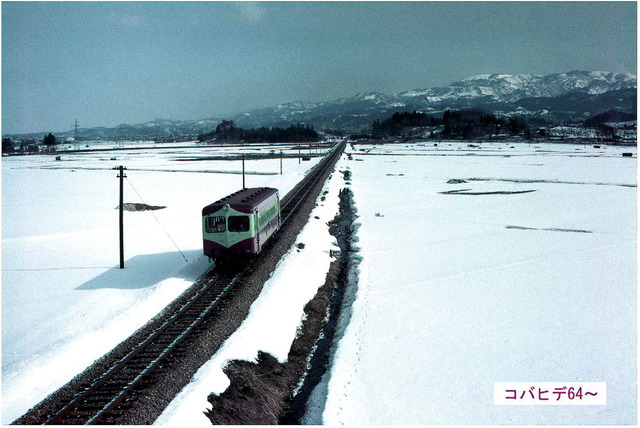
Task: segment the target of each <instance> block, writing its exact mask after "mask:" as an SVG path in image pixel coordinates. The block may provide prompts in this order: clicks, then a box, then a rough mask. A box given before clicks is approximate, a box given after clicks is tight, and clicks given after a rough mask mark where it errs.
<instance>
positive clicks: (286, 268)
mask: <svg viewBox="0 0 640 428" xmlns="http://www.w3.org/2000/svg"><path fill="white" fill-rule="evenodd" d="M339 163H340V161H339ZM342 184H343V181H342V177H341V176H339V174H336V173H335V172H334V173H333V174H332V175H331V176H330V178H329V179H328V180H327V182H326V183H325V185H324V188H323V190H322V192H321V195H320V196H318V199H317V201H316V205H317V206H316V207H315V208H314V209H313V211H312V212H311V214H310V216H309V222H308V223H307V224H306V225H305V226H304V228H303V229H302V230H301V231H300V233H299V234H298V237H297V239H296V244H295V245H293V246H292V247H291V248H290V249H289V252H288V253H287V254H286V255H285V256H283V257H282V259H281V260H280V262H279V263H278V265H277V266H276V269H275V270H274V272H273V274H272V276H271V277H270V278H269V280H268V281H267V282H265V284H264V287H263V289H262V292H261V293H260V295H259V296H258V298H257V299H256V300H255V302H254V303H253V304H252V306H251V309H250V311H249V315H248V316H247V318H246V319H245V320H244V321H243V323H242V325H241V326H240V328H238V330H237V331H236V332H235V333H234V334H232V335H231V336H230V337H229V338H228V339H227V340H226V342H225V343H224V345H223V346H222V347H221V348H220V350H218V352H216V354H215V355H214V356H213V357H212V358H211V360H209V362H207V363H206V364H205V365H203V366H202V367H201V368H200V369H199V370H198V372H197V373H196V374H195V375H194V376H193V379H192V381H191V383H190V384H188V385H187V386H186V387H185V388H184V389H183V390H182V392H181V393H180V394H178V396H176V398H175V399H174V400H173V401H172V402H171V404H169V406H168V407H167V408H166V409H165V411H164V412H163V413H162V415H160V417H159V418H158V419H157V420H156V422H155V424H157V425H165V424H168V425H172V426H178V425H187V426H198V425H201V426H211V421H210V420H209V419H208V418H207V417H206V416H205V415H204V411H205V410H206V409H207V408H211V405H210V404H209V402H208V401H207V397H208V396H209V394H211V393H214V394H221V393H223V392H224V391H225V390H226V389H227V387H228V386H229V378H228V377H227V376H226V375H225V374H224V373H223V367H224V366H225V364H226V363H227V362H228V361H231V360H246V361H256V357H257V356H258V351H263V352H267V353H269V354H271V355H273V356H274V357H275V358H276V359H277V360H278V361H279V362H281V363H282V362H285V361H286V359H287V356H288V353H289V349H290V347H291V344H292V343H293V341H294V339H295V338H296V334H297V330H298V327H299V326H300V325H301V323H302V319H303V314H304V306H305V305H306V304H307V302H309V301H310V300H311V299H312V298H313V297H314V296H315V294H316V292H317V291H318V289H319V288H320V287H321V286H322V285H323V284H324V282H325V278H326V275H327V272H328V271H329V266H330V264H331V262H332V261H333V260H334V258H333V257H331V255H330V251H331V250H336V249H337V248H338V247H337V245H336V239H335V237H333V236H332V235H331V234H330V232H329V225H328V223H329V222H330V221H331V220H333V219H334V217H335V216H336V213H337V212H338V204H339V191H340V188H341V185H342ZM298 244H304V245H303V246H302V245H298Z"/></svg>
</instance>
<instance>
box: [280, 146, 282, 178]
mask: <svg viewBox="0 0 640 428" xmlns="http://www.w3.org/2000/svg"><path fill="white" fill-rule="evenodd" d="M280 175H282V150H280Z"/></svg>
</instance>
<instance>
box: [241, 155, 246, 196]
mask: <svg viewBox="0 0 640 428" xmlns="http://www.w3.org/2000/svg"><path fill="white" fill-rule="evenodd" d="M244 183H245V181H244V155H242V189H243V190H244V189H246V188H247V186H245V185H244Z"/></svg>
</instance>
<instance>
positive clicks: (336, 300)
mask: <svg viewBox="0 0 640 428" xmlns="http://www.w3.org/2000/svg"><path fill="white" fill-rule="evenodd" d="M344 178H345V180H348V178H350V177H347V176H346V174H345V177H344ZM355 218H356V214H355V207H354V205H353V194H352V192H351V190H350V189H348V188H347V189H343V190H341V191H340V211H339V213H338V215H337V216H336V217H335V219H334V220H332V221H331V222H330V223H329V226H330V232H331V234H332V235H334V236H335V237H336V239H337V241H338V245H339V247H340V251H337V252H334V256H335V257H336V260H335V261H333V262H332V263H331V266H330V269H329V272H328V273H327V277H326V280H325V284H324V285H323V286H322V287H320V289H319V290H318V293H317V294H316V296H315V297H314V298H313V299H312V300H311V301H309V302H308V303H307V305H306V306H305V308H304V313H305V315H304V322H303V323H302V326H301V327H300V328H299V331H298V335H297V337H296V339H295V340H294V342H293V344H292V345H291V349H290V350H289V354H288V357H287V361H286V362H285V363H280V362H279V361H278V360H277V359H276V358H275V357H273V356H272V355H270V354H268V353H265V352H259V353H258V357H257V361H256V362H249V361H242V360H233V361H230V362H229V363H228V364H227V365H226V367H225V368H224V373H225V374H226V375H227V376H228V377H229V379H230V381H231V383H230V386H229V387H228V388H227V390H225V391H224V392H223V393H222V394H220V395H216V394H211V395H210V396H209V398H208V400H209V402H210V403H211V406H212V408H211V410H208V411H207V412H206V415H207V417H208V418H209V419H210V420H211V422H212V423H213V424H225V425H243V424H251V425H266V424H286V425H296V424H300V423H301V421H302V419H303V417H304V415H305V412H306V409H307V405H308V403H309V398H310V396H311V393H312V392H313V390H314V388H316V386H318V384H319V383H320V382H321V380H322V378H323V376H324V375H325V372H326V371H327V369H328V367H329V364H330V358H331V354H332V347H333V346H334V344H335V343H337V335H338V334H339V330H340V326H344V325H346V324H347V323H348V321H349V318H350V305H349V304H348V303H346V302H347V301H352V300H353V295H354V293H355V290H353V287H355V286H356V284H357V282H356V281H355V279H356V276H355V272H356V266H357V264H358V262H359V256H358V255H357V248H354V246H353V241H354V235H355V231H356V227H357V226H355V225H354V220H355ZM346 295H349V296H351V297H347V298H346V299H345V296H346ZM345 303H346V304H345ZM316 401H317V400H316ZM314 406H317V403H316V404H314ZM322 407H323V404H322Z"/></svg>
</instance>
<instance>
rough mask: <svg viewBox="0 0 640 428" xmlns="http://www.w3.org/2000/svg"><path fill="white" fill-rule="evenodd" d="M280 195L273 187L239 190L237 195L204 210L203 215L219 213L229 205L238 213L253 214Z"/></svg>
mask: <svg viewBox="0 0 640 428" xmlns="http://www.w3.org/2000/svg"><path fill="white" fill-rule="evenodd" d="M277 193H278V189H274V188H272V187H252V188H249V189H242V190H238V191H237V192H235V193H232V194H230V195H227V196H225V197H224V198H222V199H219V200H217V201H215V202H214V203H212V204H210V205H207V206H206V207H204V208H203V209H202V215H207V214H212V213H214V212H216V211H219V210H220V209H221V208H222V207H224V206H225V205H229V206H230V207H231V208H233V209H234V210H236V211H240V212H246V213H251V212H253V210H254V209H255V208H256V207H258V206H259V205H260V204H261V203H262V202H264V201H266V200H268V199H271V198H272V197H273V195H276V194H277Z"/></svg>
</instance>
